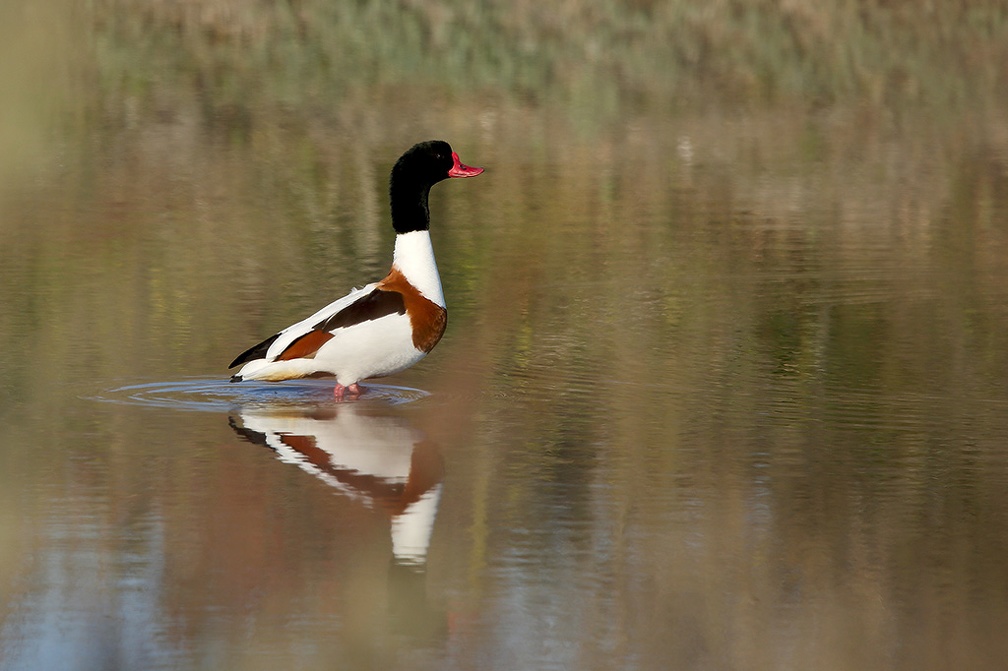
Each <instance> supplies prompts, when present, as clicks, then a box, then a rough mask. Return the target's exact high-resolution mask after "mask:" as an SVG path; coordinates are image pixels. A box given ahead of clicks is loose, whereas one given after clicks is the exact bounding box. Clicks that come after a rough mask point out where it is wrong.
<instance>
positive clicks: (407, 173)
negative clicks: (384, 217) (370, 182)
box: [389, 140, 483, 233]
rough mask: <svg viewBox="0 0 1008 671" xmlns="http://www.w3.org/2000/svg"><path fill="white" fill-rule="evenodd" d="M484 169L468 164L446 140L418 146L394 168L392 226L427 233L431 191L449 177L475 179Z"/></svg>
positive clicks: (403, 156) (392, 179)
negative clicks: (428, 205)
mask: <svg viewBox="0 0 1008 671" xmlns="http://www.w3.org/2000/svg"><path fill="white" fill-rule="evenodd" d="M481 172H483V168H474V167H470V166H468V165H464V164H463V163H462V162H461V161H460V160H459V157H458V154H456V153H455V152H454V151H452V148H451V145H450V144H448V143H447V142H445V141H444V140H429V141H427V142H421V143H419V144H415V145H413V146H412V147H410V148H409V149H408V150H406V153H405V154H403V155H402V156H400V157H399V160H398V161H396V164H395V165H394V166H393V167H392V177H391V179H390V180H389V196H390V199H391V201H392V225H393V226H394V227H395V230H396V232H397V233H408V232H410V231H423V230H427V229H428V228H429V227H430V211H429V209H428V207H427V197H428V195H429V194H430V188H431V187H432V186H434V185H435V184H437V183H438V182H440V181H441V180H444V179H448V178H449V177H475V176H476V175H478V174H480V173H481Z"/></svg>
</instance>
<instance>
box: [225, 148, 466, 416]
mask: <svg viewBox="0 0 1008 671" xmlns="http://www.w3.org/2000/svg"><path fill="white" fill-rule="evenodd" d="M481 172H483V168H476V167H470V166H467V165H464V164H463V163H462V162H461V161H460V160H459V157H458V154H456V153H455V152H454V151H452V148H451V145H449V144H448V143H447V142H443V141H440V140H431V141H429V142H421V143H420V144H416V145H414V146H413V147H411V148H410V149H409V150H408V151H407V152H406V153H405V154H403V155H402V156H401V157H400V158H399V160H398V161H396V164H395V165H394V166H393V167H392V175H391V177H390V178H389V198H390V200H391V204H392V226H393V228H395V231H396V240H395V251H394V253H393V256H392V269H391V270H390V271H389V274H388V275H386V276H385V278H384V279H382V280H380V281H378V282H372V283H371V284H368V285H367V286H364V287H362V288H360V289H354V290H353V291H351V292H350V293H349V294H347V295H346V296H344V297H343V298H340V299H339V300H336V301H334V302H332V303H330V304H329V305H327V306H325V307H324V308H322V309H321V310H319V311H318V312H316V313H315V314H313V315H312V316H310V317H308V318H307V319H303V320H301V321H299V322H298V323H296V324H294V325H292V326H288V327H287V328H285V329H284V330H282V331H280V332H279V333H276V334H274V335H272V336H270V337H269V338H266V340H263V341H262V342H261V343H259V344H258V345H254V346H253V347H250V348H249V349H247V350H245V351H244V352H242V353H241V354H239V355H238V356H237V357H236V358H235V360H234V361H232V362H231V365H230V366H228V368H234V367H235V366H238V365H240V364H245V365H244V366H242V368H241V369H240V370H239V371H238V373H237V374H236V375H234V376H233V377H232V378H231V381H232V382H241V381H243V380H269V381H279V380H290V379H295V378H305V377H335V378H336V387H335V388H334V389H333V395H334V396H335V397H336V400H338V401H342V400H343V398H344V396H345V395H349V396H350V397H354V398H355V397H357V396H359V395H360V394H361V392H362V391H363V389H362V388H361V387H360V385H359V384H358V382H360V381H361V380H365V379H368V378H373V377H382V376H385V375H392V374H393V373H398V372H399V371H402V370H405V369H406V368H409V367H410V366H412V365H413V364H415V363H416V362H417V361H419V360H420V359H422V358H424V357H425V356H426V355H427V353H428V352H430V351H431V350H432V349H433V348H434V346H435V345H436V344H437V343H438V341H439V340H440V339H441V336H442V334H444V330H445V326H446V325H447V323H448V311H447V310H446V308H445V299H444V293H443V292H442V289H441V277H440V276H439V275H438V269H437V264H436V263H435V262H434V248H433V247H432V246H431V239H430V230H429V229H430V209H429V208H428V205H427V199H428V196H429V195H430V189H431V187H432V186H434V185H435V184H437V183H438V182H440V181H441V180H443V179H447V178H449V177H475V176H476V175H478V174H480V173H481Z"/></svg>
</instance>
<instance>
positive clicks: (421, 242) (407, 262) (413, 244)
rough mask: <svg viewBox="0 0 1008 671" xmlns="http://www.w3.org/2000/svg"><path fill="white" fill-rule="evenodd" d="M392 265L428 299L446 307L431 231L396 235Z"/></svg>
mask: <svg viewBox="0 0 1008 671" xmlns="http://www.w3.org/2000/svg"><path fill="white" fill-rule="evenodd" d="M392 265H393V266H394V267H396V268H398V269H399V272H401V273H402V274H403V276H404V277H405V278H406V279H407V280H408V281H409V283H410V284H412V285H413V286H415V287H416V288H417V289H418V290H419V291H420V293H422V294H423V295H424V296H426V297H427V298H428V299H430V300H431V301H433V302H434V303H437V304H438V305H440V306H441V307H445V299H444V292H443V291H442V290H441V276H440V275H438V270H437V263H435V262H434V247H432V246H431V239H430V231H410V232H409V233H399V234H398V235H396V241H395V252H394V253H393V254H392Z"/></svg>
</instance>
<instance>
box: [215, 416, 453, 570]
mask: <svg viewBox="0 0 1008 671" xmlns="http://www.w3.org/2000/svg"><path fill="white" fill-rule="evenodd" d="M229 422H230V424H231V427H232V428H233V429H234V430H235V431H236V432H237V433H238V435H239V436H241V437H242V438H244V439H246V440H248V441H249V442H251V443H255V444H257V445H265V446H266V447H269V448H270V449H271V450H273V451H274V452H275V453H276V455H277V457H278V458H279V459H280V461H282V462H285V463H289V464H295V465H296V466H298V467H300V468H301V469H302V470H304V471H306V472H308V473H311V474H312V475H314V476H316V477H317V478H319V479H320V480H322V481H323V482H325V483H326V484H328V485H330V486H331V487H333V488H334V489H337V490H339V491H340V492H342V493H343V494H345V495H347V496H349V497H351V498H353V499H355V500H358V501H360V502H361V503H363V504H364V505H367V506H369V507H373V508H376V509H379V510H383V511H385V512H386V513H387V514H388V516H389V519H390V522H391V525H390V529H391V536H392V555H393V566H394V567H396V566H398V567H410V568H412V569H414V570H416V569H422V568H423V567H424V566H425V564H426V561H427V549H428V547H429V546H430V539H431V533H432V531H433V529H434V520H435V517H436V516H437V509H438V502H439V500H440V497H441V482H442V477H443V474H444V463H443V459H442V456H441V452H440V450H439V449H438V447H437V446H436V445H435V444H433V443H431V442H430V441H427V440H425V439H424V437H423V435H422V434H421V433H420V432H419V431H417V430H415V429H414V428H412V427H411V426H410V425H409V424H408V423H407V422H406V421H405V419H403V418H402V417H400V416H390V415H388V414H385V413H383V411H382V408H380V407H376V406H372V405H370V404H364V403H351V404H345V405H341V406H339V407H313V408H296V407H295V408H261V407H255V408H241V409H239V410H237V411H235V412H233V413H232V414H231V416H230V418H229Z"/></svg>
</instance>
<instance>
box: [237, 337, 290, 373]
mask: <svg viewBox="0 0 1008 671" xmlns="http://www.w3.org/2000/svg"><path fill="white" fill-rule="evenodd" d="M279 337H280V334H279V333H275V334H273V335H271V336H270V337H269V338H266V340H263V341H262V342H261V343H259V344H257V345H252V347H249V348H248V349H247V350H245V351H244V352H242V353H241V354H239V355H238V356H236V357H235V360H234V361H232V362H231V365H230V366H228V368H234V367H235V366H237V365H238V364H240V363H247V362H249V361H252V360H253V359H262V358H265V356H266V352H267V351H269V348H270V345H272V344H273V341H274V340H276V339H277V338H279Z"/></svg>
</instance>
